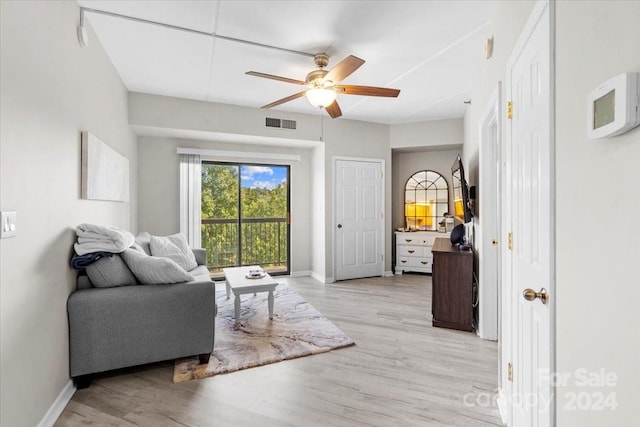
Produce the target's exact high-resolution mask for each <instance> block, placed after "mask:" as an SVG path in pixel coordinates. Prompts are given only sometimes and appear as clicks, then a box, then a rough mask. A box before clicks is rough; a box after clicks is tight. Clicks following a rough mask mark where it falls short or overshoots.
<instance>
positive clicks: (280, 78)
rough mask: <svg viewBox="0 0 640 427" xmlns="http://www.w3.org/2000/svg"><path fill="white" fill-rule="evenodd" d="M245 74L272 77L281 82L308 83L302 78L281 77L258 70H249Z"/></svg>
mask: <svg viewBox="0 0 640 427" xmlns="http://www.w3.org/2000/svg"><path fill="white" fill-rule="evenodd" d="M245 74H247V75H249V76H255V77H263V78H265V79H271V80H278V81H281V82H285V83H293V84H294V85H306V84H307V83H306V82H303V81H302V80H295V79H290V78H288V77H280V76H276V75H273V74H267V73H259V72H257V71H247V72H246V73H245Z"/></svg>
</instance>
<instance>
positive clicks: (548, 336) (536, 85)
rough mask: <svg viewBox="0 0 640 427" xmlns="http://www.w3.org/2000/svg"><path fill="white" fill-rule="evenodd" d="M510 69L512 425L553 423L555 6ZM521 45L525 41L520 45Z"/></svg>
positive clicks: (538, 13) (537, 10)
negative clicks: (552, 24) (552, 23)
mask: <svg viewBox="0 0 640 427" xmlns="http://www.w3.org/2000/svg"><path fill="white" fill-rule="evenodd" d="M530 24H533V25H527V26H526V27H525V30H524V31H523V34H522V35H521V39H520V40H519V43H518V44H516V48H515V49H514V52H513V54H512V57H511V59H510V61H509V63H508V65H507V81H508V91H509V93H508V96H509V95H510V97H509V98H508V99H511V101H512V103H513V116H512V119H511V120H510V121H509V123H508V127H510V129H509V130H510V133H509V134H510V138H509V141H508V143H509V144H510V147H509V152H510V157H509V160H508V164H509V167H510V169H511V170H510V172H511V173H510V175H511V182H510V185H511V188H510V192H511V203H510V219H511V231H512V236H511V237H512V238H511V239H509V240H511V243H509V245H510V247H511V257H510V258H511V259H510V262H511V271H512V280H511V282H510V283H508V284H506V285H507V286H510V288H511V289H512V292H511V300H510V301H509V302H506V303H510V304H511V307H512V311H511V313H512V319H511V324H512V334H513V335H512V340H511V345H512V357H513V361H512V362H513V375H512V377H513V387H512V396H511V397H512V400H511V402H512V410H513V413H512V415H513V426H517V427H520V426H535V427H538V426H550V425H552V424H553V412H554V408H553V393H552V390H551V386H550V383H549V381H548V379H549V374H550V372H551V369H552V368H553V366H552V364H553V358H552V357H551V356H552V351H553V345H552V333H551V310H550V307H551V304H550V298H552V295H551V294H550V293H551V291H552V289H553V271H554V265H553V257H554V246H553V242H554V239H553V235H554V234H553V200H554V193H553V185H552V183H553V178H552V177H553V157H552V153H553V134H552V132H553V129H552V128H551V114H552V111H553V105H552V102H553V99H552V96H551V93H552V92H551V39H550V37H551V36H550V34H551V32H550V11H549V3H546V5H545V4H544V3H542V2H540V3H538V4H537V5H536V7H534V11H533V13H532V15H531V17H530ZM520 42H521V43H520Z"/></svg>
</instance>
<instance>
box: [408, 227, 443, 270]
mask: <svg viewBox="0 0 640 427" xmlns="http://www.w3.org/2000/svg"><path fill="white" fill-rule="evenodd" d="M449 235H450V233H439V232H437V231H413V232H408V231H396V270H395V272H396V274H402V273H404V272H405V271H417V272H421V273H431V267H432V265H433V255H432V254H431V247H432V246H433V241H434V240H435V239H436V238H437V237H444V238H448V237H449Z"/></svg>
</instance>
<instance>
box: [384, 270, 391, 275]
mask: <svg viewBox="0 0 640 427" xmlns="http://www.w3.org/2000/svg"><path fill="white" fill-rule="evenodd" d="M383 276H384V277H391V276H393V271H391V270H387V271H385V272H384V274H383Z"/></svg>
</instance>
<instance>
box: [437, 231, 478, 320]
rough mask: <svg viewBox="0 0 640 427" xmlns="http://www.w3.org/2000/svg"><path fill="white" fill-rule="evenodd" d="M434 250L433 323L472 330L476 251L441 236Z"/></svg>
mask: <svg viewBox="0 0 640 427" xmlns="http://www.w3.org/2000/svg"><path fill="white" fill-rule="evenodd" d="M432 253H433V273H432V276H431V281H432V283H433V296H432V298H431V314H433V326H438V327H442V328H451V329H458V330H461V331H473V324H472V318H473V290H472V288H473V252H472V251H471V250H466V251H461V250H460V248H459V247H458V246H453V245H452V244H451V241H450V240H449V239H442V238H438V239H436V240H435V242H434V244H433V249H432Z"/></svg>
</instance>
